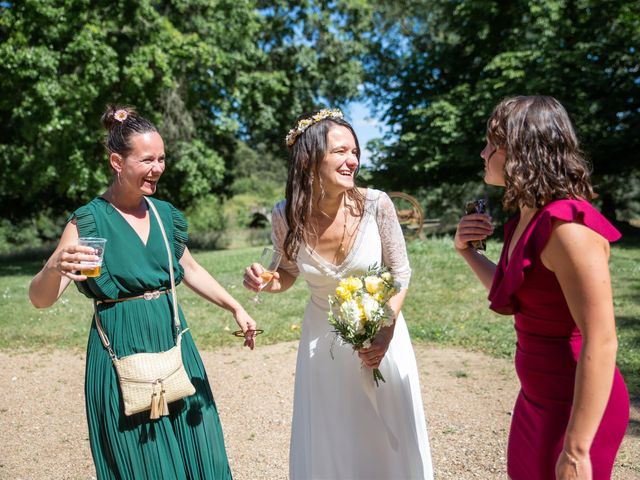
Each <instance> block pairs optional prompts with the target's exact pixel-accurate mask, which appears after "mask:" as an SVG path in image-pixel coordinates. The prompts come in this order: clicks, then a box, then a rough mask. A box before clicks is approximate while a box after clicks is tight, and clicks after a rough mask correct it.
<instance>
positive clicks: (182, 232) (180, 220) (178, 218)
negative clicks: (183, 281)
mask: <svg viewBox="0 0 640 480" xmlns="http://www.w3.org/2000/svg"><path fill="white" fill-rule="evenodd" d="M169 206H170V207H171V219H172V220H173V248H174V250H175V252H176V258H177V259H178V260H180V259H181V258H182V255H183V254H184V249H185V247H186V246H187V243H188V242H189V222H187V219H186V217H185V216H184V215H183V213H182V212H181V211H180V210H178V209H177V208H176V207H174V206H173V205H171V204H169Z"/></svg>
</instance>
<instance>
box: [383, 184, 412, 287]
mask: <svg viewBox="0 0 640 480" xmlns="http://www.w3.org/2000/svg"><path fill="white" fill-rule="evenodd" d="M376 219H377V221H378V231H379V232H380V239H381V240H382V263H383V264H384V265H386V266H387V267H388V268H389V270H390V271H391V274H392V275H393V277H394V278H395V280H396V282H398V283H399V284H400V288H401V289H405V288H407V287H409V280H410V279H411V267H410V266H409V257H408V256H407V246H406V244H405V243H404V236H403V235H402V228H401V227H400V222H399V221H398V215H397V214H396V209H395V207H394V206H393V202H392V201H391V199H390V198H389V195H387V194H386V193H384V192H380V196H379V197H378V200H377V208H376Z"/></svg>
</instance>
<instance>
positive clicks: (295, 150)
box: [284, 112, 364, 260]
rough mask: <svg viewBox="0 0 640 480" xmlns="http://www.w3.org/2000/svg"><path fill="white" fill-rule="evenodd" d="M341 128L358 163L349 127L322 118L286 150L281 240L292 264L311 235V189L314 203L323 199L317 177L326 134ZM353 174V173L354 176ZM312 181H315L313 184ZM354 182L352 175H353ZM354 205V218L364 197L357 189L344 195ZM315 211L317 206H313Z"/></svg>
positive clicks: (355, 137)
mask: <svg viewBox="0 0 640 480" xmlns="http://www.w3.org/2000/svg"><path fill="white" fill-rule="evenodd" d="M315 113H316V112H312V113H305V114H302V115H300V116H299V117H298V118H297V119H296V122H295V125H297V124H298V122H299V121H300V120H302V119H305V118H311V117H312V116H313V115H314V114H315ZM336 125H338V126H342V127H346V128H348V129H349V131H350V132H351V133H352V134H353V138H354V139H355V142H356V147H357V150H358V153H357V157H358V164H359V162H360V143H359V142H358V137H357V136H356V132H355V131H354V130H353V127H352V126H351V125H350V124H349V122H347V121H345V120H343V119H341V118H325V119H323V120H320V121H319V122H317V123H314V124H313V125H311V126H309V127H308V128H307V129H306V130H305V131H304V132H303V133H302V134H300V136H299V137H298V138H297V139H296V141H295V143H294V144H293V145H291V146H290V147H289V174H288V176H287V187H286V205H285V216H286V219H287V225H288V227H289V231H288V232H287V236H286V237H285V240H284V254H285V256H286V257H287V259H289V260H295V258H296V255H297V252H298V248H299V246H300V243H301V242H306V241H308V239H309V238H308V236H309V233H311V223H310V220H311V214H312V212H313V209H314V205H313V198H314V194H315V192H314V189H319V190H320V191H319V192H318V193H319V195H318V201H319V200H321V199H322V197H323V193H324V192H323V190H322V181H321V179H320V177H319V175H318V170H319V168H320V164H321V163H322V161H323V160H324V158H325V157H326V155H327V134H328V133H329V130H330V129H331V127H334V126H336ZM356 173H357V172H356ZM316 178H317V179H318V181H316ZM354 179H355V175H354ZM346 193H347V196H348V197H349V198H350V199H352V201H353V202H354V203H355V205H356V208H355V210H354V211H355V212H356V215H362V212H363V211H364V195H363V194H362V193H361V192H360V191H359V190H358V188H357V186H356V185H355V184H354V187H353V188H352V189H350V190H348V191H347V192H346ZM316 207H317V205H316Z"/></svg>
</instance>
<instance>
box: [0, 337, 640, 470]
mask: <svg viewBox="0 0 640 480" xmlns="http://www.w3.org/2000/svg"><path fill="white" fill-rule="evenodd" d="M201 354H202V357H203V360H204V363H205V366H206V368H207V372H208V374H209V379H210V381H211V384H212V388H213V391H214V395H215V397H216V401H217V403H218V408H219V410H220V415H221V418H222V423H223V427H224V432H225V440H226V443H227V451H228V454H229V460H230V462H231V467H232V469H233V473H234V477H235V479H236V480H258V479H269V480H272V479H274V480H275V479H285V478H286V476H287V461H288V459H287V455H288V447H289V444H288V442H289V432H290V428H291V408H292V396H293V376H294V367H295V355H296V344H294V343H281V344H277V345H270V346H265V347H259V348H258V349H257V350H255V351H253V352H249V351H248V350H242V349H241V348H226V349H220V350H215V351H211V352H209V351H203V352H201ZM416 356H417V360H418V365H419V369H420V377H421V382H422V393H423V399H424V403H425V410H426V414H427V422H428V428H429V436H430V439H431V448H432V455H433V461H434V468H435V471H436V476H437V478H438V480H440V479H483V480H487V479H502V478H506V475H505V474H504V468H505V467H504V466H505V450H506V439H507V433H508V430H509V422H510V412H511V408H512V406H513V403H514V399H515V396H516V393H517V382H516V379H515V373H514V371H513V367H512V365H511V362H510V361H508V360H501V359H495V358H491V357H488V356H486V355H483V354H480V353H473V352H466V351H464V350H459V349H449V348H440V347H433V346H418V347H416ZM0 364H1V365H2V367H3V368H2V369H0V386H1V388H0V432H1V436H0V478H2V479H36V478H37V479H41V478H46V479H88V478H94V476H95V472H94V470H93V464H92V461H91V453H90V451H89V444H88V440H87V427H86V422H85V417H84V399H83V380H84V354H81V353H74V352H68V351H54V352H31V353H20V352H10V351H0ZM381 388H384V386H382V387H381ZM244 412H253V413H251V414H250V415H247V414H246V413H244ZM631 417H632V421H631V425H630V427H629V430H628V432H627V436H626V437H625V440H624V443H623V445H622V449H621V451H620V453H619V454H618V459H617V464H616V468H615V471H614V476H613V478H614V479H618V480H622V479H624V480H628V479H640V410H639V409H638V405H636V406H634V407H633V409H632V413H631Z"/></svg>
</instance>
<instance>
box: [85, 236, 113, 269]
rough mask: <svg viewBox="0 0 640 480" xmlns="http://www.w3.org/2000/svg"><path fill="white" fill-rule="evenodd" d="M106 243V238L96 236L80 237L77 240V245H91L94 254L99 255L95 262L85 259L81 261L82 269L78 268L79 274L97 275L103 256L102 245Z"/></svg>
mask: <svg viewBox="0 0 640 480" xmlns="http://www.w3.org/2000/svg"><path fill="white" fill-rule="evenodd" d="M106 243H107V239H106V238H98V237H81V238H80V239H79V240H78V245H82V246H85V247H91V248H93V250H94V254H95V255H96V256H97V257H99V259H98V261H97V262H89V261H86V260H83V261H81V262H80V263H81V264H82V269H81V270H80V275H85V276H87V277H99V276H100V270H101V268H102V259H103V257H104V246H105V244H106Z"/></svg>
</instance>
